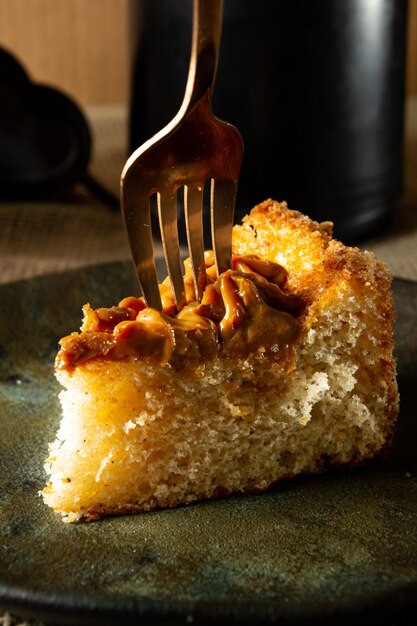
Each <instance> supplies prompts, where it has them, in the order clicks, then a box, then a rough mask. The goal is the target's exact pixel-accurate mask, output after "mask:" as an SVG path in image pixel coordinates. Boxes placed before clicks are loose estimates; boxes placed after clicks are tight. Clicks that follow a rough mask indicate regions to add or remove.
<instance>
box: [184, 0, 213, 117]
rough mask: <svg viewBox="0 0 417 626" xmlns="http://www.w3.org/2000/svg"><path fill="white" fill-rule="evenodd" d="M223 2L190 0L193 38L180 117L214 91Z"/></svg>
mask: <svg viewBox="0 0 417 626" xmlns="http://www.w3.org/2000/svg"><path fill="white" fill-rule="evenodd" d="M222 20H223V0H193V35H192V46H191V59H190V68H189V71H188V79H187V86H186V88H185V96H184V101H183V103H182V106H181V112H182V114H184V115H185V114H186V113H188V111H190V110H191V109H192V108H193V107H194V105H195V104H196V103H197V102H198V101H199V100H201V98H203V96H204V95H205V94H206V92H207V91H210V93H211V92H212V90H213V85H214V79H215V76H216V70H217V62H218V58H219V49H220V37H221V30H222Z"/></svg>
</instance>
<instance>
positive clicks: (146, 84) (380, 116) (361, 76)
mask: <svg viewBox="0 0 417 626" xmlns="http://www.w3.org/2000/svg"><path fill="white" fill-rule="evenodd" d="M132 9H134V11H133V12H132V18H133V15H134V13H135V12H139V16H137V15H136V17H135V18H134V19H136V20H137V22H138V24H140V29H139V30H138V33H137V35H136V36H135V44H136V45H135V47H134V63H133V74H132V93H131V119H130V147H131V149H132V150H133V149H134V148H136V147H137V146H138V145H140V144H141V143H142V142H143V141H145V140H146V139H148V138H149V137H150V136H152V135H153V134H154V133H155V132H156V131H158V130H159V129H160V128H162V127H163V126H164V125H165V124H166V123H167V122H168V121H169V120H170V119H171V118H172V117H173V116H174V114H175V113H176V112H177V110H178V108H179V106H180V104H181V100H182V97H183V94H184V88H185V82H186V77H187V71H188V61H189V53H190V45H191V22H192V2H191V0H181V1H178V0H177V1H172V0H136V2H132ZM406 21H407V2H406V0H320V1H318V2H317V1H316V2H313V1H310V2H309V1H306V0H258V1H257V2H253V0H225V6H224V24H223V35H222V46H221V53H220V62H219V68H218V74H217V79H216V84H215V89H214V98H213V110H214V112H215V114H216V115H218V116H219V117H221V118H224V119H226V120H227V121H229V122H231V123H233V124H235V125H236V126H237V127H238V128H239V130H240V131H241V133H242V135H243V139H244V142H245V156H244V162H243V167H242V173H241V177H240V181H239V191H238V200H237V216H236V217H237V218H240V217H241V216H242V215H243V214H245V213H246V212H247V211H248V210H249V209H250V208H251V206H253V205H254V204H256V203H258V202H260V201H261V200H263V199H265V198H267V197H272V198H274V199H277V200H286V201H287V202H288V204H289V206H290V208H293V209H298V210H300V211H302V212H304V213H307V214H308V215H310V216H311V217H313V218H315V219H318V220H332V221H334V222H335V232H336V235H337V236H339V237H341V238H343V239H345V240H346V241H353V240H358V239H360V238H362V237H364V236H368V235H370V234H373V233H375V232H376V231H377V230H378V229H380V228H381V227H382V226H383V225H385V224H386V223H387V221H388V218H389V216H390V213H391V211H392V209H393V206H394V203H395V201H396V199H398V197H399V196H400V195H401V192H402V174H403V121H404V82H405V80H404V77H405V48H406V45H405V44H406Z"/></svg>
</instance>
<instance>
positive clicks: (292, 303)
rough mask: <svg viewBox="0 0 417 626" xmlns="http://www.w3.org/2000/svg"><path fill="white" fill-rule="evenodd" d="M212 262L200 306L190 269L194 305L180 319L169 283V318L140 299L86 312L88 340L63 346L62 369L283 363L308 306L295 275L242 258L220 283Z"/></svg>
mask: <svg viewBox="0 0 417 626" xmlns="http://www.w3.org/2000/svg"><path fill="white" fill-rule="evenodd" d="M205 262H206V268H207V285H206V287H205V290H204V294H203V297H202V300H201V302H197V301H196V297H195V291H194V282H193V276H192V270H191V264H190V260H189V259H187V261H185V277H184V283H185V291H186V301H187V304H186V305H185V306H184V307H183V308H182V309H181V311H179V312H178V311H177V309H176V307H175V302H174V298H173V295H172V290H171V287H170V284H169V279H166V280H165V281H164V282H163V283H162V284H161V285H160V292H161V299H162V305H163V311H162V312H159V311H156V310H155V309H152V308H150V307H147V306H146V303H145V301H144V299H143V298H135V297H133V296H132V297H128V298H124V299H123V300H122V301H121V302H120V303H119V305H118V306H116V307H111V308H99V309H96V310H94V309H92V308H91V307H90V305H88V304H87V305H85V306H84V308H83V312H84V320H83V324H82V327H81V332H80V333H72V334H71V335H68V336H67V337H64V338H63V339H61V341H60V346H61V349H60V351H59V353H58V355H57V358H56V367H57V368H58V369H66V370H72V369H74V368H75V367H76V366H77V365H79V364H81V363H83V362H85V361H88V360H91V359H94V358H97V357H102V358H108V359H111V360H118V359H123V358H126V357H137V358H141V359H149V360H152V361H154V362H155V361H156V362H159V363H161V364H166V363H169V364H171V365H173V366H175V367H182V366H184V365H185V364H186V363H188V362H189V361H194V360H195V359H200V360H201V359H213V358H215V357H217V356H221V355H222V354H224V355H225V356H229V357H232V358H233V357H247V356H249V355H250V354H255V353H264V354H266V355H270V356H274V357H279V355H280V353H284V352H285V351H286V349H287V348H289V347H291V346H292V345H293V344H294V342H295V340H296V338H297V336H298V334H299V323H298V321H297V315H298V314H299V313H300V312H301V310H302V308H303V302H302V301H301V299H300V298H299V297H298V296H295V295H294V294H288V293H285V292H284V290H283V289H284V288H285V283H286V279H287V272H286V270H285V269H284V268H283V267H282V266H281V265H278V264H277V263H272V262H270V261H262V260H260V259H259V258H257V257H255V256H236V257H234V258H233V264H232V269H230V270H227V271H226V272H224V273H223V274H221V275H220V276H217V274H216V269H215V265H214V256H213V253H212V252H206V253H205Z"/></svg>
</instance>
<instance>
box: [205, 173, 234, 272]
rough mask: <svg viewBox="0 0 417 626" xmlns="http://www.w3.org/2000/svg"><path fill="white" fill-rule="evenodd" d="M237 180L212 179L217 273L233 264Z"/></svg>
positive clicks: (212, 228) (212, 230)
mask: <svg viewBox="0 0 417 626" xmlns="http://www.w3.org/2000/svg"><path fill="white" fill-rule="evenodd" d="M236 192H237V181H235V180H222V181H215V180H214V179H213V178H212V179H211V195H210V213H211V237H212V240H213V250H214V258H215V261H216V270H217V274H218V275H219V276H220V274H221V273H222V272H225V271H226V270H228V269H230V268H231V266H232V228H233V215H234V210H235V201H236Z"/></svg>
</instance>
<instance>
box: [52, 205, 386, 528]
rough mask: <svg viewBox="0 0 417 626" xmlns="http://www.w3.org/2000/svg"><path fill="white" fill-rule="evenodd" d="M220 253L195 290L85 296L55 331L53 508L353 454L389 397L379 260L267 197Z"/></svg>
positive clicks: (204, 490) (272, 475) (131, 501)
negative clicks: (71, 322)
mask: <svg viewBox="0 0 417 626" xmlns="http://www.w3.org/2000/svg"><path fill="white" fill-rule="evenodd" d="M233 251H234V259H233V267H232V269H231V270H228V271H227V272H225V273H224V274H222V275H221V276H219V277H217V276H216V273H215V268H214V265H213V258H212V257H213V255H212V254H210V253H207V254H206V264H207V286H206V289H205V292H204V297H203V299H202V302H201V303H197V302H195V297H194V288H193V282H192V278H191V271H190V267H189V265H188V264H186V276H185V283H186V292H187V303H188V304H187V305H186V306H185V307H184V308H183V309H182V310H181V311H180V312H179V313H177V311H176V310H175V306H174V302H173V298H172V294H171V290H170V287H169V286H168V284H167V282H166V281H165V283H163V284H162V285H161V287H160V289H161V294H162V300H163V305H164V310H163V312H162V313H160V312H158V311H156V310H154V309H151V308H147V307H146V306H145V303H144V301H143V299H141V298H135V297H128V298H125V299H124V300H122V302H120V304H119V305H118V306H114V307H111V308H102V309H97V310H93V309H92V308H91V307H90V306H89V305H86V306H85V307H84V321H83V325H82V328H81V332H80V333H73V334H71V335H69V336H68V337H65V338H64V339H62V341H61V349H60V352H59V353H58V356H57V360H56V374H57V377H58V380H59V381H60V383H61V384H62V386H63V387H64V390H63V391H62V392H61V394H60V400H61V403H62V410H63V417H62V421H61V425H60V428H59V431H58V434H57V439H56V441H55V442H54V443H53V444H51V446H50V457H49V459H48V460H47V461H46V466H45V467H46V470H47V472H48V473H49V476H50V481H49V483H48V484H47V486H46V487H45V489H44V490H43V497H44V499H45V502H46V503H47V504H48V505H50V506H51V507H52V508H53V509H55V510H57V511H59V512H60V513H61V514H62V515H63V517H64V519H65V521H75V520H79V519H85V520H91V519H95V518H98V517H101V516H104V515H115V514H121V513H133V512H140V511H149V510H151V509H155V508H157V507H173V506H176V505H179V504H183V503H189V502H192V501H194V500H200V499H205V498H213V497H219V496H223V495H226V494H230V493H233V492H253V491H259V490H265V489H267V487H269V486H270V485H271V484H273V483H275V482H276V481H278V480H281V479H283V478H288V477H291V476H294V475H297V474H300V473H312V472H320V471H323V470H324V469H325V468H327V467H329V466H337V467H340V466H348V467H352V466H355V465H358V464H360V463H362V462H363V461H364V460H365V459H369V458H371V457H373V456H374V455H376V454H377V453H378V452H379V451H380V450H382V449H383V448H384V447H385V446H386V444H387V443H388V442H389V440H390V438H391V435H392V430H393V425H394V422H395V419H396V416H397V412H398V393H397V385H396V379H395V362H394V360H393V356H392V352H393V337H392V327H393V319H394V316H393V304H392V295H391V276H390V273H389V271H388V270H387V268H386V266H385V265H384V264H383V263H381V262H380V261H378V260H376V259H375V257H374V255H373V254H371V253H369V252H361V251H360V250H358V249H357V248H348V247H345V246H344V245H343V244H341V243H340V242H339V241H336V240H333V239H332V237H331V224H330V223H323V224H318V223H316V222H313V221H311V220H310V219H308V218H307V217H304V216H302V215H301V214H300V213H297V212H294V211H290V210H288V208H287V207H286V205H285V204H284V203H282V204H278V203H277V202H273V201H271V200H268V201H266V202H264V203H263V204H260V205H259V206H257V207H255V208H254V209H253V210H252V212H251V214H250V215H249V216H247V217H246V218H245V219H244V220H243V224H242V225H239V226H236V227H235V228H234V239H233Z"/></svg>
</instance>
